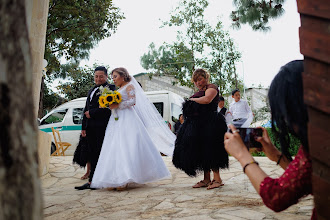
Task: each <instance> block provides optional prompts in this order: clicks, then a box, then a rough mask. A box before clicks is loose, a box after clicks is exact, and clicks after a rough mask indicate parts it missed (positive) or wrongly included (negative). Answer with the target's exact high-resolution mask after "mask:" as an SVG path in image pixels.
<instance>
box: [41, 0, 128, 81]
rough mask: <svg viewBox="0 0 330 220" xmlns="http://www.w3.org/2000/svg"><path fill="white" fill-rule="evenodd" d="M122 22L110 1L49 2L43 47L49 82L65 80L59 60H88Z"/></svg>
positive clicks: (56, 0)
mask: <svg viewBox="0 0 330 220" xmlns="http://www.w3.org/2000/svg"><path fill="white" fill-rule="evenodd" d="M122 19H124V16H123V14H122V13H121V12H120V10H119V8H116V7H114V5H113V3H112V0H71V1H66V0H50V1H49V12H48V21H47V31H46V48H45V59H46V60H47V61H48V66H47V69H48V71H47V73H48V75H50V77H49V79H50V80H51V79H54V78H57V77H63V78H65V76H66V73H67V67H68V66H63V65H61V63H63V62H61V59H65V60H66V61H67V63H73V65H76V64H77V63H79V61H80V60H82V59H86V58H88V57H89V51H90V50H91V49H92V48H93V47H95V45H96V44H97V43H98V42H99V41H100V40H102V39H104V38H107V37H110V36H111V35H112V34H113V33H114V32H115V31H116V30H117V27H118V25H119V23H120V22H121V20H122ZM63 67H64V68H63Z"/></svg>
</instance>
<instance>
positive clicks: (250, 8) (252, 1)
mask: <svg viewBox="0 0 330 220" xmlns="http://www.w3.org/2000/svg"><path fill="white" fill-rule="evenodd" d="M284 2H285V0H233V4H234V5H235V7H236V11H232V13H231V15H230V18H231V19H232V21H233V23H232V26H233V27H234V28H238V29H239V28H240V27H241V25H242V24H248V25H250V26H251V27H252V29H253V30H255V31H269V30H270V27H269V26H268V22H269V20H270V19H275V18H278V17H280V16H281V15H282V14H283V13H284V9H283V8H282V4H283V3H284Z"/></svg>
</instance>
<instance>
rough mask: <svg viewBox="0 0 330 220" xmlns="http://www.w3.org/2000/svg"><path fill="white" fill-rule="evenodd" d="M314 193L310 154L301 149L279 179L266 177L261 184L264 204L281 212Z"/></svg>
mask: <svg viewBox="0 0 330 220" xmlns="http://www.w3.org/2000/svg"><path fill="white" fill-rule="evenodd" d="M310 193H312V163H311V159H310V157H309V154H308V152H306V150H304V149H303V147H300V149H299V151H298V153H297V155H296V157H295V159H294V160H293V161H292V162H291V163H290V164H289V166H288V167H287V169H286V170H285V172H284V173H283V175H282V176H281V177H279V178H277V179H272V178H270V177H266V178H265V179H264V180H263V181H262V183H261V184H260V196H261V198H262V200H263V202H264V204H265V205H266V206H267V207H268V208H270V209H272V210H274V211H275V212H280V211H282V210H284V209H286V208H288V207H289V206H291V205H293V204H296V203H297V202H298V200H299V199H300V198H301V197H303V196H306V195H308V194H310Z"/></svg>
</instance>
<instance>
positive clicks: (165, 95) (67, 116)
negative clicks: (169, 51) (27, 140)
mask: <svg viewBox="0 0 330 220" xmlns="http://www.w3.org/2000/svg"><path fill="white" fill-rule="evenodd" d="M146 95H147V97H148V98H149V100H150V101H151V102H152V103H153V104H154V105H155V107H156V108H157V110H158V111H159V113H160V114H161V115H162V117H163V118H164V120H165V121H166V123H168V125H169V128H170V129H171V130H172V131H174V124H175V122H176V120H177V119H178V117H179V114H181V112H182V110H181V104H182V102H183V101H184V100H183V98H182V97H181V96H179V95H177V94H175V93H173V92H170V91H153V92H146ZM85 103H86V97H82V98H78V99H74V100H72V101H69V102H66V103H64V104H63V105H60V106H58V107H57V108H55V109H53V110H52V111H50V112H49V113H48V114H47V115H45V116H44V117H43V118H42V119H41V120H40V124H39V129H40V130H42V131H44V132H47V133H50V134H51V135H52V136H53V134H52V129H51V127H54V128H55V129H57V130H59V131H60V135H61V139H62V141H64V142H69V143H70V144H71V146H70V147H69V148H68V149H67V150H66V152H65V154H66V155H73V153H74V151H75V149H76V147H77V145H78V142H79V136H80V133H81V123H82V118H83V110H84V107H85ZM55 149H56V147H55V144H54V139H53V138H52V146H51V153H52V152H54V151H55Z"/></svg>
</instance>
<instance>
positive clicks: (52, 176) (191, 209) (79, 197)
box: [42, 156, 313, 220]
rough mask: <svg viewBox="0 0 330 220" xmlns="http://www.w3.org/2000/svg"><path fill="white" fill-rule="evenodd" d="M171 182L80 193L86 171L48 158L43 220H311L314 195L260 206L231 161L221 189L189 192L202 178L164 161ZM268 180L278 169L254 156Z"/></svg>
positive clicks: (66, 161)
mask: <svg viewBox="0 0 330 220" xmlns="http://www.w3.org/2000/svg"><path fill="white" fill-rule="evenodd" d="M163 159H164V161H165V163H166V165H167V166H168V168H169V169H170V171H171V173H172V179H169V180H163V181H159V182H155V183H149V184H144V185H130V186H129V188H128V190H126V191H121V192H119V191H108V190H105V189H103V190H83V191H77V190H75V189H74V186H78V185H82V184H83V183H85V182H86V181H84V180H80V177H81V176H82V175H83V174H84V170H83V169H81V168H79V167H78V166H76V165H72V156H65V157H51V164H50V170H49V174H47V175H45V176H43V177H42V187H43V194H44V216H45V219H49V220H50V219H56V220H57V219H88V220H96V219H181V220H184V219H230V220H240V219H254V220H257V219H281V220H286V219H297V220H303V219H310V216H311V213H312V208H313V197H312V196H308V197H306V198H304V199H302V200H301V201H300V202H299V203H298V204H297V205H294V206H291V207H290V208H289V209H287V210H285V211H283V212H281V213H275V212H273V211H271V210H270V209H268V208H267V207H266V206H264V205H263V203H262V200H261V199H260V197H259V195H258V194H257V193H256V192H255V190H254V188H253V187H252V185H251V184H250V182H249V180H248V178H247V177H246V176H245V175H244V174H243V172H242V168H241V166H240V164H239V163H238V162H237V161H236V160H235V159H234V158H232V157H230V169H229V170H227V171H223V172H222V173H221V177H222V179H223V180H224V183H225V185H224V186H223V187H222V188H219V189H213V190H206V189H205V188H200V189H192V188H191V186H192V185H193V184H195V183H196V182H198V181H199V180H200V179H201V178H202V177H197V178H191V177H188V176H187V175H186V174H185V173H183V172H182V171H180V170H177V169H176V168H175V167H173V165H172V162H171V159H170V158H167V157H164V158H163ZM255 159H256V160H257V161H258V162H259V163H260V166H261V167H262V168H263V169H264V170H265V172H266V173H268V174H269V175H271V176H272V177H277V176H279V175H281V174H282V172H283V171H282V170H281V169H280V168H279V167H278V166H276V165H275V164H274V163H273V162H270V161H269V160H268V159H267V158H263V157H256V158H255Z"/></svg>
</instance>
